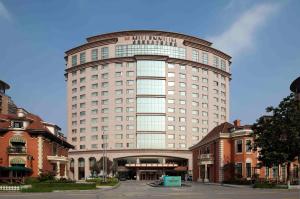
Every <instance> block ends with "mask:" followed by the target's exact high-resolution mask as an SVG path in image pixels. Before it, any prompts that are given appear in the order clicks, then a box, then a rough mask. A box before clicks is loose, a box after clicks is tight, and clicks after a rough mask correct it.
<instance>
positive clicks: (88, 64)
mask: <svg viewBox="0 0 300 199" xmlns="http://www.w3.org/2000/svg"><path fill="white" fill-rule="evenodd" d="M137 60H164V61H166V62H168V63H173V64H182V65H190V66H194V67H199V68H205V69H208V70H211V71H213V72H217V73H220V74H222V75H225V76H227V77H229V78H230V77H231V74H230V73H228V72H226V71H224V70H221V69H219V68H216V67H213V66H210V65H207V64H203V63H199V62H195V61H190V60H184V59H178V58H170V57H167V56H160V55H143V56H140V55H135V56H133V57H114V58H109V59H102V60H97V61H92V62H86V63H84V64H79V65H76V66H73V67H70V68H67V69H66V70H65V71H66V73H70V72H73V71H77V70H79V69H83V68H88V67H92V66H96V65H105V64H110V63H118V62H136V61H137Z"/></svg>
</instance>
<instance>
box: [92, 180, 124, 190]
mask: <svg viewBox="0 0 300 199" xmlns="http://www.w3.org/2000/svg"><path fill="white" fill-rule="evenodd" d="M120 185H121V182H120V181H119V182H118V183H117V184H116V185H114V186H110V187H103V186H96V189H101V190H103V191H109V190H112V189H116V188H118V187H119V186H120Z"/></svg>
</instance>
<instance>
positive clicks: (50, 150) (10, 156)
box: [0, 108, 73, 180]
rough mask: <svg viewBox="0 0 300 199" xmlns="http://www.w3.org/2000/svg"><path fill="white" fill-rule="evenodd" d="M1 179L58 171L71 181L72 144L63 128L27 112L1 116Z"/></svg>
mask: <svg viewBox="0 0 300 199" xmlns="http://www.w3.org/2000/svg"><path fill="white" fill-rule="evenodd" d="M0 146H1V150H0V180H1V179H2V180H5V179H20V177H21V178H22V177H25V176H31V177H37V176H38V175H39V174H40V173H41V172H48V171H51V172H52V171H54V172H56V177H57V178H60V177H64V178H67V177H68V176H67V173H68V172H67V168H68V167H67V164H68V150H69V149H70V148H73V146H72V145H71V144H69V143H68V142H67V141H66V140H65V138H64V137H63V134H62V133H60V128H59V127H58V126H56V125H53V124H50V123H47V122H44V121H43V120H42V119H41V118H40V117H38V116H36V115H34V114H31V113H28V112H27V111H25V110H24V109H19V108H18V110H17V114H0Z"/></svg>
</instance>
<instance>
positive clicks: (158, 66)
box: [137, 60, 166, 77]
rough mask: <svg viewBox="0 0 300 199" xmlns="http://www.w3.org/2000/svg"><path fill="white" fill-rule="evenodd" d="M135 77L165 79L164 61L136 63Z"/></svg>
mask: <svg viewBox="0 0 300 199" xmlns="http://www.w3.org/2000/svg"><path fill="white" fill-rule="evenodd" d="M137 76H149V77H165V76H166V63H165V62H164V61H149V60H141V61H137Z"/></svg>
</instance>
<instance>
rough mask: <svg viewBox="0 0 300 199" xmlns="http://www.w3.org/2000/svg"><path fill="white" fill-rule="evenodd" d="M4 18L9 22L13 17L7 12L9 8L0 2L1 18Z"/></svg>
mask: <svg viewBox="0 0 300 199" xmlns="http://www.w3.org/2000/svg"><path fill="white" fill-rule="evenodd" d="M1 17H3V18H5V19H7V20H12V16H11V14H10V13H9V11H8V10H7V8H6V7H5V6H4V4H3V3H2V2H1V1H0V18H1Z"/></svg>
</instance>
